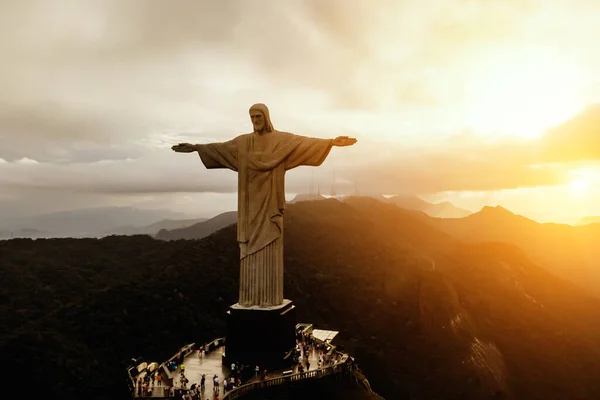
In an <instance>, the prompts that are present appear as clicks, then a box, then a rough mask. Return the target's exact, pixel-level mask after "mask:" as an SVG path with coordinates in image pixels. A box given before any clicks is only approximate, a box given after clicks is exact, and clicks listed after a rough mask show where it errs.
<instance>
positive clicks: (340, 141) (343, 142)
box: [331, 136, 356, 147]
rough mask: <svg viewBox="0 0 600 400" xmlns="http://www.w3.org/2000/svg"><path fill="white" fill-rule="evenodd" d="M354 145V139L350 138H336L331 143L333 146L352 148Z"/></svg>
mask: <svg viewBox="0 0 600 400" xmlns="http://www.w3.org/2000/svg"><path fill="white" fill-rule="evenodd" d="M354 143H356V139H355V138H351V137H348V136H338V137H336V138H335V139H333V141H332V143H331V144H333V145H334V146H340V147H343V146H352V145H353V144H354Z"/></svg>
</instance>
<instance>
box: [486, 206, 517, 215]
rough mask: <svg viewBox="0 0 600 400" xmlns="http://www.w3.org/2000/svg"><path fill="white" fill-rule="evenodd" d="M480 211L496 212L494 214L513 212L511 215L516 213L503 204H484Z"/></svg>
mask: <svg viewBox="0 0 600 400" xmlns="http://www.w3.org/2000/svg"><path fill="white" fill-rule="evenodd" d="M479 212H480V213H494V214H511V215H515V213H513V212H512V211H510V210H507V209H506V208H504V207H502V206H483V208H482V209H481V211H479Z"/></svg>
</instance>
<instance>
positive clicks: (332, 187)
mask: <svg viewBox="0 0 600 400" xmlns="http://www.w3.org/2000/svg"><path fill="white" fill-rule="evenodd" d="M335 189H336V187H335V168H334V169H333V180H332V181H331V197H333V198H334V199H337V193H336V191H335Z"/></svg>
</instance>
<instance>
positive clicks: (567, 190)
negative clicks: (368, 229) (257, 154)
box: [0, 0, 600, 221]
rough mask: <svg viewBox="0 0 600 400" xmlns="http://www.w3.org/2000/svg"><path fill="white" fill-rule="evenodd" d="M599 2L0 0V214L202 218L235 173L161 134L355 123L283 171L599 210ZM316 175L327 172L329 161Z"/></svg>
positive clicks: (565, 212)
mask: <svg viewBox="0 0 600 400" xmlns="http://www.w3.org/2000/svg"><path fill="white" fill-rule="evenodd" d="M598 13H600V3H599V2H597V1H594V0H580V1H577V2H569V1H561V0H551V1H536V0H389V1H387V0H365V1H361V0H352V1H350V0H305V1H300V0H285V1H266V0H253V1H243V0H238V1H234V0H212V1H200V0H193V1H192V0H190V1H187V0H172V1H160V0H127V1H123V0H88V1H80V0H53V1H45V0H40V1H29V0H4V1H2V2H1V3H0V26H2V35H0V64H1V65H2V68H1V70H0V71H1V72H0V212H2V213H3V214H10V215H15V216H17V215H32V214H39V213H42V212H47V211H58V210H67V209H73V208H80V207H92V206H103V205H120V206H137V207H141V208H165V209H171V210H174V211H182V212H185V213H188V214H190V215H192V216H211V215H214V214H216V213H218V212H222V211H227V210H231V209H234V208H235V206H236V195H235V191H236V188H237V186H236V176H235V173H233V172H231V171H225V170H218V171H215V170H211V171H207V170H205V169H204V167H203V166H202V164H201V162H200V160H199V158H198V156H197V155H193V154H177V153H174V152H172V151H171V150H170V149H169V148H170V146H171V145H172V144H175V143H178V142H194V143H203V142H209V141H222V140H227V139H229V138H232V137H234V136H236V135H238V134H241V133H247V132H250V131H251V124H250V121H249V118H248V107H249V106H250V105H251V104H253V103H256V102H264V103H266V104H267V105H268V106H269V108H270V109H271V115H272V120H273V123H274V125H275V127H276V129H279V130H285V131H289V132H294V133H298V134H303V135H309V136H315V137H323V138H328V137H335V136H338V135H341V134H345V135H351V136H355V137H357V138H358V140H359V141H358V143H357V145H355V146H353V147H351V148H336V149H334V150H333V151H332V153H331V155H330V157H329V158H328V159H327V161H326V162H325V163H324V164H323V165H322V166H321V167H319V168H308V167H304V168H299V169H297V170H294V171H291V172H290V173H288V179H287V190H288V192H289V195H290V196H291V195H293V194H294V193H299V192H307V191H308V188H309V185H310V184H311V181H313V182H315V183H314V186H317V185H318V186H319V187H320V188H321V191H322V192H325V193H327V192H329V191H331V184H332V181H333V177H334V175H335V181H336V182H335V183H336V184H335V187H336V188H337V189H336V191H338V192H344V191H347V192H353V191H354V190H355V188H356V190H357V191H358V192H359V193H362V194H367V193H384V194H399V193H416V194H420V195H422V196H423V197H424V198H427V199H430V200H436V201H438V200H450V201H452V202H453V203H455V204H456V205H458V206H462V207H465V208H469V209H472V210H477V209H479V208H480V207H482V206H483V205H485V204H490V205H496V204H502V205H504V206H505V207H507V208H509V209H511V210H512V211H514V212H518V213H522V214H525V215H528V216H532V217H535V218H537V219H539V220H555V221H568V220H573V219H576V218H578V217H580V216H585V215H600V178H599V176H600V169H599V166H600V106H599V104H600V49H599V48H598V46H597V38H598V37H600V24H598V20H597V15H598ZM334 171H335V174H334Z"/></svg>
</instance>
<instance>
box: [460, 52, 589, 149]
mask: <svg viewBox="0 0 600 400" xmlns="http://www.w3.org/2000/svg"><path fill="white" fill-rule="evenodd" d="M534 53H535V52H534ZM553 58H554V57H549V56H548V55H546V56H544V55H538V57H537V58H536V56H535V54H529V53H528V52H527V53H523V54H510V55H507V54H504V55H496V56H495V57H491V59H489V60H488V62H484V65H482V66H481V68H479V69H478V72H476V73H475V74H474V75H473V77H472V82H473V86H472V87H471V91H470V101H469V107H468V110H467V115H466V118H467V121H468V123H469V124H470V125H472V126H473V128H474V129H477V130H484V131H488V132H490V131H495V132H501V133H504V134H509V135H514V136H519V137H522V138H537V137H540V136H541V135H542V134H543V133H544V131H546V130H547V129H548V128H550V127H552V126H555V125H558V124H559V123H561V122H563V121H565V120H567V119H569V118H571V117H572V116H573V115H575V114H576V113H577V112H579V111H580V109H581V105H580V104H579V102H578V101H577V100H576V98H575V93H576V89H577V84H578V82H577V77H578V74H577V72H576V71H577V70H576V68H574V67H573V66H571V65H567V64H565V63H561V62H556V60H555V59H553Z"/></svg>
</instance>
